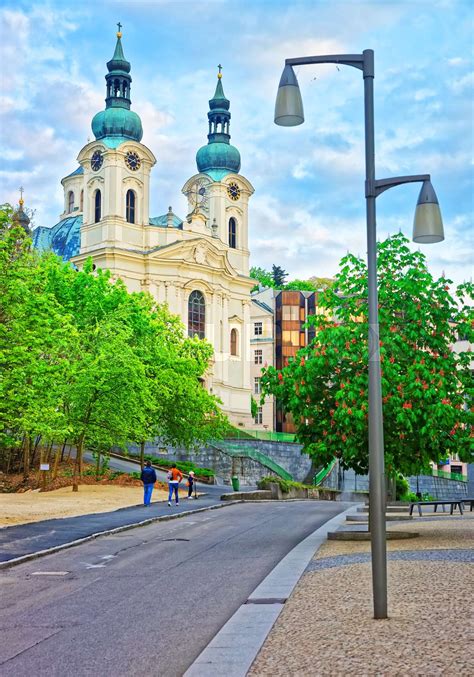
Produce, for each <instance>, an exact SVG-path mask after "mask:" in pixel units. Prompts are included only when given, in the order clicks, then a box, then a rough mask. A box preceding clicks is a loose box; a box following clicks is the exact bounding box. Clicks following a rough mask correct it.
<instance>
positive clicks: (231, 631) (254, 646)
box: [184, 503, 361, 677]
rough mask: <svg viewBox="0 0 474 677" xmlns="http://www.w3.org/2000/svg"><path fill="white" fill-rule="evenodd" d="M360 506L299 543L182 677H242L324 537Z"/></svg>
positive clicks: (326, 524) (341, 514) (324, 525)
mask: <svg viewBox="0 0 474 677" xmlns="http://www.w3.org/2000/svg"><path fill="white" fill-rule="evenodd" d="M360 505H361V504H360V503H356V504H354V505H353V506H351V507H350V508H348V509H347V510H344V511H343V512H341V513H339V515H336V517H333V518H331V519H330V520H328V521H327V522H326V523H325V524H323V526H321V527H319V528H318V529H316V530H315V531H313V533H311V534H310V535H309V536H307V537H306V538H305V539H304V540H302V541H301V542H300V543H298V545H297V546H295V547H294V548H293V550H291V551H290V552H289V553H288V554H287V555H286V557H284V558H283V559H282V560H281V562H279V564H277V565H276V567H275V568H274V569H273V570H272V571H271V572H270V573H269V574H268V576H266V577H265V578H264V579H263V581H262V582H261V583H260V585H258V586H257V587H256V588H255V590H254V591H253V592H252V594H251V595H250V596H249V598H248V599H247V601H246V602H245V603H244V604H242V605H241V606H240V607H239V608H238V609H237V611H236V612H235V613H234V615H233V616H231V618H230V619H229V620H228V621H227V623H226V624H225V625H224V626H223V627H222V628H221V630H220V631H219V632H218V633H217V635H216V636H215V637H214V639H212V640H211V641H210V642H209V644H208V645H207V647H206V648H205V649H204V650H203V651H202V652H201V653H200V654H199V656H198V657H197V658H196V660H195V661H194V663H192V665H191V666H190V667H189V668H188V670H187V671H186V672H185V673H184V677H222V675H226V677H245V675H247V673H248V671H249V669H250V667H251V665H252V663H253V662H254V660H255V658H256V657H257V654H258V652H259V651H260V649H261V648H262V646H263V644H264V642H265V640H266V638H267V636H268V634H269V632H270V630H271V629H272V627H273V625H274V623H275V621H276V620H277V618H278V616H279V615H280V613H281V612H282V611H283V606H284V604H285V602H286V600H287V599H288V598H289V596H290V595H291V593H292V592H293V590H294V588H295V586H296V584H297V583H298V581H299V580H300V578H301V576H302V575H303V573H304V571H305V569H306V567H307V566H308V564H309V562H310V561H311V559H312V558H313V557H314V554H315V552H317V550H319V548H320V547H321V545H322V544H323V543H324V542H325V541H326V538H327V533H328V532H329V531H330V530H331V529H334V528H335V527H336V526H340V525H341V524H343V523H344V522H345V518H346V516H347V515H348V514H351V513H354V512H355V511H356V509H357V507H358V506H360Z"/></svg>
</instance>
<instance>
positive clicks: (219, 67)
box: [217, 64, 222, 79]
mask: <svg viewBox="0 0 474 677" xmlns="http://www.w3.org/2000/svg"><path fill="white" fill-rule="evenodd" d="M217 68H218V69H219V72H218V74H217V77H218V78H219V79H220V78H221V77H222V73H221V71H222V66H221V64H218V66H217Z"/></svg>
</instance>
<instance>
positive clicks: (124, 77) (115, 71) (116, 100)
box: [105, 22, 132, 108]
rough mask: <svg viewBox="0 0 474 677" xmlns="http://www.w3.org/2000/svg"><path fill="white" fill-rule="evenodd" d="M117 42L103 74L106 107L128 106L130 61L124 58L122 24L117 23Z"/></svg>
mask: <svg viewBox="0 0 474 677" xmlns="http://www.w3.org/2000/svg"><path fill="white" fill-rule="evenodd" d="M117 26H119V30H118V32H117V44H116V45H115V52H114V55H113V57H112V59H111V60H110V61H109V62H108V63H107V70H108V71H109V72H108V73H107V75H106V76H105V80H106V82H107V98H106V99H105V103H106V108H113V107H116V108H130V103H131V100H130V83H131V82H132V78H131V76H130V62H129V61H127V60H126V58H125V56H124V53H123V48H122V33H121V32H120V28H122V24H121V23H120V22H119V23H118V24H117Z"/></svg>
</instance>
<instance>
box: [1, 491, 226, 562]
mask: <svg viewBox="0 0 474 677" xmlns="http://www.w3.org/2000/svg"><path fill="white" fill-rule="evenodd" d="M198 490H200V491H202V490H203V485H199V486H198ZM204 491H206V492H207V493H206V495H205V496H200V497H199V498H198V499H197V500H192V501H188V500H186V499H185V498H183V499H182V500H180V503H179V505H178V506H176V505H174V504H173V505H172V506H171V507H169V506H168V505H167V503H166V501H164V502H162V501H160V502H155V503H152V504H151V505H150V506H149V507H148V508H145V507H144V506H143V505H138V506H132V507H129V508H121V509H119V510H114V511H112V512H103V513H94V514H90V515H79V516H77V517H63V518H61V519H50V520H44V521H42V522H32V523H30V524H19V525H17V526H11V527H4V528H2V529H0V565H1V563H2V562H8V561H10V560H13V559H16V558H17V557H23V556H25V555H30V554H32V553H37V552H40V551H43V550H48V549H49V548H55V547H58V546H62V545H64V544H66V543H71V542H72V541H76V540H79V539H83V538H87V537H90V536H92V535H93V534H97V533H100V532H103V531H109V530H111V529H117V528H121V527H125V526H127V525H132V526H133V525H138V524H140V523H142V522H144V521H145V520H150V519H153V518H157V517H164V516H169V515H176V514H181V513H185V512H188V511H196V510H199V509H202V508H211V507H213V506H218V505H219V506H220V505H222V502H221V500H220V497H221V495H222V494H223V493H227V492H229V491H231V489H229V488H228V487H221V486H209V487H205V489H204ZM224 505H226V504H224Z"/></svg>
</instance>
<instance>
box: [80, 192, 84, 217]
mask: <svg viewBox="0 0 474 677" xmlns="http://www.w3.org/2000/svg"><path fill="white" fill-rule="evenodd" d="M80 209H81V212H83V211H84V191H83V190H81V207H80Z"/></svg>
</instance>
